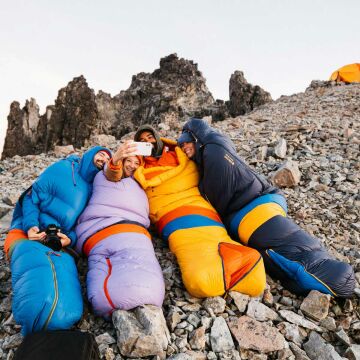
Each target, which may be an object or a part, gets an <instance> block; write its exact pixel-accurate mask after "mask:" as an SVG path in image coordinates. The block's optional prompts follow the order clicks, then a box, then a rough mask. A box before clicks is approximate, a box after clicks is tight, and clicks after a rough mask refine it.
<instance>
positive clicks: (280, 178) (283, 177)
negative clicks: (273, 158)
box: [272, 160, 301, 188]
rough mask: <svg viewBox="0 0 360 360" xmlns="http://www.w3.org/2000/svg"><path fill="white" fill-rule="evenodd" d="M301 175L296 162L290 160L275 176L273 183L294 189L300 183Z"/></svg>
mask: <svg viewBox="0 0 360 360" xmlns="http://www.w3.org/2000/svg"><path fill="white" fill-rule="evenodd" d="M300 177H301V173H300V170H299V167H298V165H297V163H296V162H295V161H292V160H288V161H286V162H285V163H284V164H283V165H281V167H280V168H279V169H278V170H276V172H275V173H274V174H273V177H272V181H273V183H274V184H275V185H276V186H278V187H280V188H282V187H294V186H296V185H298V184H299V182H300Z"/></svg>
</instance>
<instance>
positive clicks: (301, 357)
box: [289, 342, 310, 360]
mask: <svg viewBox="0 0 360 360" xmlns="http://www.w3.org/2000/svg"><path fill="white" fill-rule="evenodd" d="M289 347H290V349H291V351H292V352H293V354H294V355H295V360H310V359H309V357H308V356H307V355H306V352H305V351H304V350H302V349H301V348H300V347H299V346H297V345H296V344H294V343H291V342H290V343H289Z"/></svg>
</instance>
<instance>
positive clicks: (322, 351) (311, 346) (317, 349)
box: [304, 331, 342, 360]
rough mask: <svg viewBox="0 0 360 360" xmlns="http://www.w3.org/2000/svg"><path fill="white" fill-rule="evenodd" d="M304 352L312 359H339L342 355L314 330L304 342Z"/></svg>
mask: <svg viewBox="0 0 360 360" xmlns="http://www.w3.org/2000/svg"><path fill="white" fill-rule="evenodd" d="M304 349H305V351H306V354H307V355H308V356H309V358H310V359H312V360H315V359H316V360H341V359H342V357H341V356H340V355H339V354H338V353H337V352H336V351H335V349H334V347H333V346H332V345H330V344H327V343H326V342H325V340H324V339H323V338H322V337H321V336H320V335H319V334H318V333H317V332H315V331H312V332H311V333H310V337H309V341H308V342H306V343H304Z"/></svg>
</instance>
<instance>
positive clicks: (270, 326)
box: [0, 82, 360, 360]
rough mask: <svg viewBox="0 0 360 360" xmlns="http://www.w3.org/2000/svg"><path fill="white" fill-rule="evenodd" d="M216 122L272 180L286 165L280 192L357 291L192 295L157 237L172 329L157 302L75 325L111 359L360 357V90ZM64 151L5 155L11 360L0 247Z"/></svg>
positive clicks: (2, 226)
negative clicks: (23, 202)
mask: <svg viewBox="0 0 360 360" xmlns="http://www.w3.org/2000/svg"><path fill="white" fill-rule="evenodd" d="M214 126H215V127H217V128H218V129H219V130H220V131H222V132H223V133H226V134H228V135H229V136H230V137H231V138H232V140H233V141H234V143H235V144H236V146H237V149H238V152H239V154H240V155H241V156H243V157H244V158H245V160H246V161H247V162H248V163H250V164H251V165H252V166H253V167H254V168H256V169H257V170H258V171H259V172H261V173H263V174H264V175H266V176H267V177H268V178H269V179H273V181H275V182H276V181H279V176H278V174H277V173H276V171H277V170H278V169H279V168H281V166H282V165H284V164H285V163H287V165H286V166H288V167H289V168H290V170H291V171H290V172H289V173H290V174H291V176H287V177H286V176H285V178H284V177H282V178H281V176H280V180H281V179H282V181H283V180H284V179H285V182H283V185H282V186H286V185H287V187H284V188H283V191H284V193H285V195H286V197H287V200H288V205H289V216H290V217H292V218H293V219H294V220H295V221H296V222H297V223H298V224H299V225H300V226H302V227H303V228H305V229H306V230H307V231H308V232H310V233H311V234H313V235H314V236H316V237H318V238H319V239H320V240H321V241H322V242H323V243H324V244H325V245H326V246H327V248H328V249H329V250H330V252H331V253H332V254H333V256H335V257H337V258H339V259H341V260H343V261H346V262H350V263H351V264H352V266H353V267H354V270H355V273H356V279H357V289H356V292H355V294H354V296H353V297H352V298H351V299H347V300H336V299H333V298H330V297H329V296H326V295H323V294H320V293H318V292H311V293H310V294H309V296H308V297H306V298H302V297H297V296H295V295H293V294H291V293H290V292H288V291H286V290H285V289H283V288H282V286H281V285H280V284H279V283H277V282H275V281H273V280H272V279H270V278H268V288H267V289H266V291H265V293H264V295H263V296H262V297H260V298H256V299H251V298H249V297H248V296H245V295H242V294H239V293H231V292H230V293H229V294H227V295H226V296H224V297H216V298H208V299H205V300H200V299H196V298H193V297H191V296H190V295H189V294H188V293H187V292H186V291H185V289H184V286H183V284H182V281H181V275H180V272H179V268H178V266H177V264H176V260H175V258H174V256H173V255H172V254H171V253H170V252H169V249H168V247H167V245H166V244H165V243H164V242H162V241H161V240H160V239H158V238H156V236H155V235H154V238H155V241H154V244H155V247H156V254H157V256H158V259H159V262H160V264H161V267H162V269H163V273H164V278H165V282H166V298H165V301H164V305H163V309H162V310H163V313H164V315H165V318H166V324H167V329H168V330H167V329H166V325H165V323H164V321H162V318H161V316H160V315H161V314H160V313H159V311H158V309H156V308H154V307H151V306H148V307H144V308H140V309H137V310H136V311H134V312H125V311H117V312H116V313H115V314H114V317H113V320H114V324H113V323H111V322H105V321H104V320H103V319H101V318H98V317H95V316H94V315H93V314H92V313H91V310H90V309H88V307H86V309H85V312H84V317H83V319H82V320H81V322H80V323H79V324H78V325H77V328H79V329H82V330H87V331H91V332H92V333H94V335H95V336H96V340H97V342H98V344H99V350H100V353H101V356H102V357H103V358H104V359H126V358H129V356H131V357H132V358H140V357H142V356H147V355H148V358H152V359H163V358H169V359H178V360H179V359H199V360H200V359H258V360H260V359H261V360H263V359H302V360H305V359H341V358H348V359H360V345H357V344H359V343H360V306H359V302H360V286H359V282H360V249H359V243H360V236H359V231H360V218H359V214H360V211H359V208H360V192H359V189H360V188H359V177H360V175H359V170H360V156H359V147H360V131H359V130H360V85H356V84H353V85H335V84H333V83H329V82H323V83H319V82H313V83H312V84H311V86H310V87H309V88H308V89H307V90H306V91H305V92H304V93H300V94H296V95H293V96H289V97H281V98H280V99H279V100H277V101H275V102H273V103H269V104H266V105H264V106H262V107H260V108H258V109H257V110H256V111H253V112H251V113H249V114H247V115H244V116H240V117H237V118H231V119H228V120H225V121H223V122H217V123H214ZM160 128H161V129H162V131H163V133H164V135H167V136H169V137H176V136H177V135H178V134H179V130H180V128H181V124H179V123H171V122H170V121H169V122H168V123H162V124H160ZM91 142H95V143H96V142H102V143H103V145H110V146H112V147H116V145H117V143H118V142H117V141H116V140H115V139H114V138H113V137H110V136H105V137H101V136H100V137H95V138H93V139H92V140H91V141H90V142H89V145H91ZM106 142H108V143H109V144H106ZM82 150H84V149H82ZM79 151H80V152H81V150H79ZM60 156H61V154H57V155H56V154H55V153H50V154H46V155H45V154H40V155H36V156H34V155H27V156H24V157H20V156H15V157H13V158H9V159H5V160H3V161H1V162H0V186H1V197H0V244H1V247H0V279H1V285H0V296H1V299H0V322H1V329H0V358H2V359H12V358H13V354H14V351H15V350H16V348H17V347H18V346H19V344H20V343H21V341H22V337H21V335H20V328H19V326H17V325H16V324H15V322H14V319H13V316H12V313H11V276H10V269H9V264H8V263H7V261H6V259H5V256H4V253H3V251H2V250H3V243H4V238H5V235H6V230H7V228H8V226H9V222H10V220H11V213H12V209H13V206H14V204H15V202H16V200H17V198H18V196H19V195H20V193H21V192H22V191H23V190H24V189H26V188H27V187H28V186H29V185H30V184H31V183H32V181H33V180H34V179H35V178H36V177H37V176H38V174H40V173H41V171H42V170H43V169H45V168H46V167H47V166H48V165H50V164H51V163H52V162H54V161H56V160H57V159H58V158H59V157H60ZM289 164H290V165H289ZM278 183H279V182H278ZM290 186H291V187H290ZM78 267H79V270H80V276H81V280H82V283H84V281H85V274H86V260H85V259H80V260H79V263H78ZM146 319H152V321H146ZM125 323H126V324H127V326H128V329H127V331H125V330H124V324H125ZM129 329H131V331H130V330H129ZM131 334H137V335H136V336H137V337H138V339H140V338H141V339H142V341H140V340H137V343H136V344H135V345H134V346H132V347H131V348H129V346H128V344H129V342H131V341H132V342H133V343H134V340H131V339H130V337H131ZM132 336H134V335H132ZM124 354H127V355H124ZM150 354H152V355H150Z"/></svg>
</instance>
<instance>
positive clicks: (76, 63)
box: [0, 0, 360, 151]
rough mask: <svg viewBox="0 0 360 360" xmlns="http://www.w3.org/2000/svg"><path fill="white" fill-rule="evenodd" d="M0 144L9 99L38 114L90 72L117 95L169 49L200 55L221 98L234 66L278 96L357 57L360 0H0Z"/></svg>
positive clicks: (93, 81) (96, 85) (95, 83)
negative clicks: (30, 104) (31, 105)
mask: <svg viewBox="0 0 360 360" xmlns="http://www.w3.org/2000/svg"><path fill="white" fill-rule="evenodd" d="M0 9H1V11H0V151H1V150H2V147H3V140H4V136H5V132H6V128H7V115H8V114H9V108H10V103H11V102H12V101H14V100H16V101H19V102H20V105H21V107H23V106H24V105H25V101H26V99H30V98H31V97H33V98H35V99H36V101H37V103H38V104H39V106H40V114H43V113H44V112H45V107H46V106H47V105H50V104H53V103H54V101H55V99H56V97H57V93H58V90H59V89H60V88H62V87H64V86H66V85H67V83H68V82H69V81H71V80H72V79H73V78H74V77H76V76H79V75H81V74H82V75H84V76H85V78H86V79H87V82H88V84H89V86H90V87H91V88H93V89H94V90H95V91H96V92H97V91H99V90H103V91H105V92H107V93H110V94H111V95H113V96H114V95H116V94H118V93H119V92H120V90H125V89H127V88H128V87H129V85H130V82H131V77H132V75H134V74H137V73H139V72H152V71H154V70H155V69H156V68H158V67H159V60H160V58H162V57H164V56H167V55H169V54H171V53H177V54H178V56H179V57H182V58H185V59H189V60H193V61H194V62H195V63H197V64H198V67H199V70H200V71H201V72H202V74H203V76H204V77H205V78H206V79H207V86H208V88H209V90H210V91H211V92H212V94H213V96H214V97H215V98H217V99H223V100H227V99H228V98H229V93H228V91H229V79H230V76H231V74H232V73H233V72H234V71H235V70H241V71H243V72H244V75H245V78H246V79H247V80H248V82H250V83H252V84H254V85H260V86H261V87H262V88H263V89H265V90H266V91H269V92H270V93H271V95H272V97H273V99H276V98H278V97H279V96H281V95H291V94H294V93H298V92H303V91H304V90H305V89H306V87H307V86H308V85H309V84H310V82H311V81H312V80H327V79H328V78H329V77H330V75H331V73H332V72H333V71H334V70H336V69H338V68H339V67H341V66H343V65H346V64H350V63H354V62H360V45H359V39H360V26H359V14H360V1H359V0H343V1H337V0H327V1H325V0H321V1H320V0H292V1H286V0H271V1H269V0H251V1H250V0H248V1H241V0H226V1H219V0H206V1H205V0H181V1H171V0H138V1H137V0H132V1H130V0H127V1H123V0H106V1H98V0H71V1H70V0H61V1H48V0H32V1H25V0H24V1H19V0H12V1H7V0H0Z"/></svg>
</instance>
